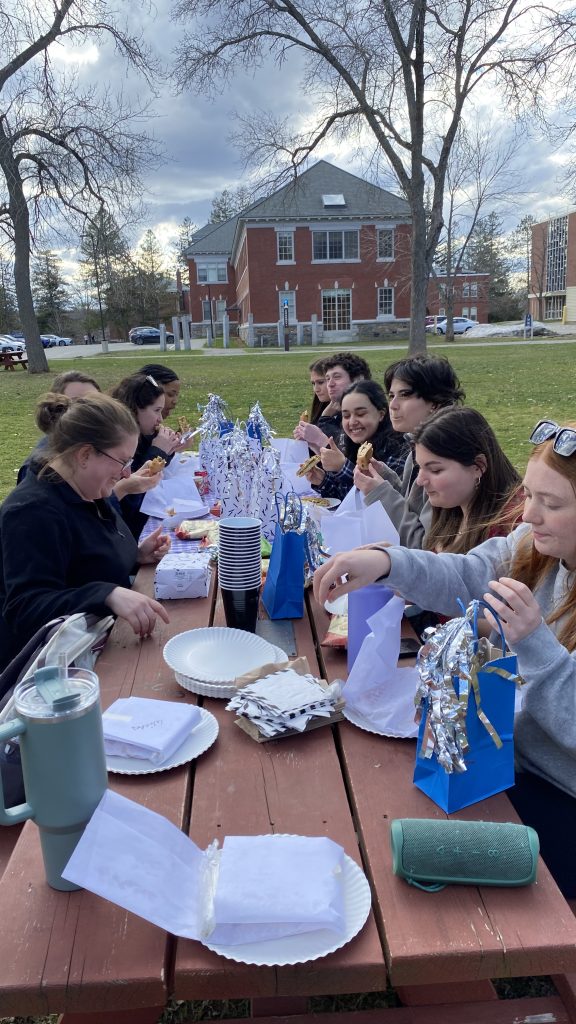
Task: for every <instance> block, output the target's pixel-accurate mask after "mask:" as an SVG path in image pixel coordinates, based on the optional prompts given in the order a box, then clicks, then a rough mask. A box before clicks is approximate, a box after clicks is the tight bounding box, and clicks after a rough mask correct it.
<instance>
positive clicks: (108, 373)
mask: <svg viewBox="0 0 576 1024" xmlns="http://www.w3.org/2000/svg"><path fill="white" fill-rule="evenodd" d="M434 351H436V352H442V353H444V354H445V355H447V356H448V357H449V358H450V360H451V362H452V363H453V365H454V367H455V369H456V371H457V372H458V374H459V376H460V379H461V382H462V385H463V387H464V388H465V390H466V396H467V397H466V401H467V404H469V405H472V406H475V407H476V408H477V409H479V410H480V411H481V412H483V413H484V415H485V416H486V417H487V419H488V420H489V422H490V423H491V424H492V426H493V428H494V430H495V431H496V434H497V436H498V438H499V440H500V443H501V444H502V446H503V448H504V449H505V450H506V452H507V453H508V455H509V456H510V458H511V459H512V461H513V462H514V463H515V465H516V466H517V467H518V468H519V469H520V470H522V469H523V467H524V465H525V462H526V458H527V455H528V450H529V445H528V443H527V441H526V438H527V436H528V434H529V432H530V428H531V427H532V426H533V425H534V424H535V423H536V422H537V420H538V419H540V418H543V417H548V416H549V417H552V418H553V419H556V420H558V421H559V422H567V421H568V420H571V419H576V412H575V409H576V373H575V371H574V357H575V349H574V347H573V345H571V344H565V345H549V344H546V343H540V344H530V343H523V344H521V345H515V346H510V347H495V346H492V345H487V346H486V347H478V348H476V347H468V346H463V347H454V348H451V347H450V345H445V346H436V345H435V348H434ZM319 354H321V353H317V352H316V351H310V349H308V350H306V351H305V352H302V351H291V352H290V353H285V352H283V351H280V352H279V351H273V352H271V351H267V350H264V351H263V352H260V351H255V352H247V351H246V352H243V353H241V354H240V353H239V354H238V355H234V356H225V355H216V354H215V355H206V354H204V353H201V352H180V353H173V352H171V353H165V354H164V356H163V361H164V362H165V363H166V364H167V365H169V366H172V367H173V368H174V369H175V370H176V372H177V373H178V374H179V376H180V377H181V379H182V383H183V387H182V392H181V401H180V403H179V405H178V409H177V413H178V414H185V415H187V416H188V417H189V419H190V420H191V422H195V421H196V417H197V415H198V404H202V403H204V402H205V401H206V396H207V394H208V393H209V392H214V393H216V394H219V395H221V396H222V398H224V399H225V401H226V402H227V403H228V405H229V408H230V412H231V414H232V416H233V417H239V418H240V419H243V418H245V417H246V416H247V414H248V411H249V409H250V406H251V405H252V404H253V403H254V402H256V401H259V402H260V405H261V408H262V411H263V412H264V415H265V416H266V417H267V419H268V420H269V422H270V423H271V425H272V426H273V427H274V429H275V430H276V431H277V433H278V434H279V435H280V436H286V435H289V434H291V432H292V429H293V427H294V425H295V423H296V422H297V420H298V416H299V414H300V412H301V411H302V410H303V409H304V408H305V407H306V406H307V405H308V404H309V400H310V386H309V384H308V373H307V368H308V365H309V363H310V362H311V361H312V360H313V359H314V358H318V357H319ZM401 355H402V351H401V350H399V349H398V348H394V349H390V350H385V349H374V351H373V352H372V351H371V352H369V353H368V354H367V355H366V358H368V359H369V362H370V366H371V367H372V372H373V376H374V377H375V379H376V380H379V381H382V376H383V372H384V369H385V368H386V366H388V365H389V364H390V363H391V362H392V361H393V360H395V359H398V358H400V356H401ZM159 356H160V354H159V353H157V352H147V353H145V354H144V353H142V352H138V353H136V354H134V355H132V353H131V352H128V353H126V354H122V353H117V354H110V355H106V356H104V355H100V356H94V357H85V358H81V357H80V358H77V359H70V360H65V361H63V360H53V361H52V363H51V366H50V368H51V370H52V371H53V373H54V374H55V373H59V372H62V371H63V370H64V369H72V368H78V369H83V370H84V371H85V372H87V373H90V374H92V375H93V376H94V377H95V378H96V379H97V380H98V381H99V383H100V384H101V386H102V388H103V390H108V389H109V388H110V387H112V386H113V385H114V384H116V383H117V382H118V381H119V380H120V379H121V378H122V377H124V376H125V375H127V374H129V373H133V372H134V371H135V370H137V369H138V368H139V367H140V366H142V364H143V362H144V361H145V360H146V361H148V362H153V361H154V360H156V359H159ZM51 379H52V376H48V375H34V376H30V375H28V374H26V373H23V372H19V371H17V370H16V371H14V372H13V373H1V374H0V401H1V403H2V406H1V407H2V421H3V423H4V430H3V432H2V434H1V436H0V499H2V498H3V497H5V496H6V494H7V493H8V492H9V491H10V490H11V488H12V487H13V486H14V483H15V479H16V471H17V469H18V467H19V465H20V464H21V462H22V461H23V460H24V458H25V457H26V455H27V454H28V453H29V451H30V449H31V448H32V447H33V445H34V443H35V441H36V439H37V437H38V430H37V428H36V426H35V423H34V406H35V403H36V400H37V398H38V397H39V395H42V394H44V393H45V392H46V391H47V390H48V389H49V385H50V381H51ZM560 385H562V386H560Z"/></svg>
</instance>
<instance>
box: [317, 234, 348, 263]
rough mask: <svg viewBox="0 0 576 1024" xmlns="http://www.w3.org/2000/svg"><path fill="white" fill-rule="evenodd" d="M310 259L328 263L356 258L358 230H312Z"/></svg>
mask: <svg viewBox="0 0 576 1024" xmlns="http://www.w3.org/2000/svg"><path fill="white" fill-rule="evenodd" d="M312 259H313V260H314V261H315V262H321V263H330V262H334V261H335V260H357V259H358V231H313V232H312Z"/></svg>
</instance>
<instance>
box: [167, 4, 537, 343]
mask: <svg viewBox="0 0 576 1024" xmlns="http://www.w3.org/2000/svg"><path fill="white" fill-rule="evenodd" d="M175 15H176V17H178V18H181V19H183V20H187V21H192V22H193V26H192V31H191V32H190V33H186V37H185V39H184V40H183V42H182V45H181V47H180V49H179V51H178V54H177V60H176V67H177V71H176V72H175V74H176V78H177V81H178V84H179V86H180V88H182V89H185V88H189V87H193V88H196V89H198V90H199V91H200V92H202V93H203V94H207V93H209V92H210V90H214V88H224V87H225V86H227V85H228V83H229V82H230V79H231V78H232V75H233V74H234V72H235V70H236V69H237V67H238V65H239V64H240V63H241V64H242V65H244V66H247V67H251V68H257V67H259V66H262V64H263V62H264V60H265V59H266V57H268V56H269V55H270V54H271V55H272V57H273V58H274V59H275V61H276V63H277V64H278V65H282V64H283V63H284V62H288V61H289V59H290V57H291V54H292V52H293V51H294V50H295V49H297V50H299V51H300V52H301V53H302V54H303V55H304V60H305V68H306V71H305V76H306V77H305V82H304V86H305V90H306V93H307V94H308V95H313V97H314V114H313V115H310V118H311V123H310V126H309V129H308V130H305V131H304V132H301V133H300V135H297V136H294V134H293V133H292V132H291V131H290V128H289V126H288V125H284V126H283V130H282V126H280V125H278V124H275V123H274V122H273V120H272V118H270V117H269V116H267V115H266V114H262V112H258V113H257V115H256V117H255V118H253V119H247V120H245V122H244V123H245V126H246V127H247V128H249V129H250V131H251V132H252V137H253V138H254V139H256V140H257V143H256V146H255V148H256V149H257V152H256V153H255V156H256V158H257V160H258V163H259V165H260V166H262V164H263V162H265V161H266V160H267V159H269V160H270V161H271V163H272V164H276V166H278V162H279V161H280V162H283V163H284V166H286V164H288V165H289V171H291V172H292V173H297V171H298V169H299V168H300V167H301V166H302V165H303V164H304V163H305V162H306V160H307V159H308V158H309V157H310V156H311V155H312V154H313V153H314V152H315V150H316V149H317V148H318V147H319V146H320V145H321V144H322V143H323V142H325V141H326V140H327V139H328V138H329V137H330V138H332V139H334V137H336V138H338V137H341V136H343V135H349V134H350V133H351V132H355V131H356V132H357V133H358V136H359V138H360V139H361V138H362V134H363V133H364V137H365V133H366V129H368V131H369V133H370V135H371V139H372V143H375V144H376V147H377V151H378V153H379V154H380V155H381V156H382V157H383V158H385V161H386V162H387V164H388V165H389V166H390V167H391V168H392V170H393V172H394V175H395V177H396V179H397V182H398V184H399V186H400V189H401V190H402V192H403V194H404V195H405V197H406V199H407V200H408V202H409V204H410V209H411V215H412V232H413V245H412V310H411V313H412V318H411V337H410V347H411V351H418V350H421V349H424V348H425V347H426V338H425V333H424V321H425V311H426V291H427V285H428V278H429V274H430V269H431V267H432V261H433V258H434V253H435V250H436V245H437V242H438V239H439V237H440V232H441V230H442V226H443V206H444V185H445V180H446V173H447V167H448V160H449V157H450V153H451V150H452V147H453V145H454V140H455V138H456V133H457V130H458V125H459V123H460V119H461V117H462V112H463V110H464V107H465V105H466V104H467V102H468V101H469V100H470V98H471V96H472V94H473V93H474V92H475V91H476V90H478V89H479V87H480V86H482V87H484V88H486V87H490V88H492V89H498V90H500V91H501V92H502V95H503V96H505V97H507V98H508V99H509V100H510V101H511V102H513V103H516V102H519V101H520V100H522V101H524V102H527V101H531V102H533V103H537V102H538V86H539V84H541V82H542V81H543V80H544V77H545V74H546V68H547V60H548V59H549V53H548V51H547V50H545V48H544V44H543V40H544V38H545V37H544V32H543V30H542V31H539V28H540V25H539V21H540V20H541V19H543V18H544V16H545V9H544V8H543V7H542V6H541V5H540V4H538V3H532V2H530V0H452V2H450V3H446V0H379V2H374V0H368V2H367V3H360V2H355V0H238V2H236V3H233V4H230V3H229V0H176V6H175ZM279 140H287V141H279ZM428 183H429V184H430V185H431V198H432V201H431V208H430V216H429V217H428V218H427V216H426V210H425V203H424V197H425V191H426V186H427V184H428Z"/></svg>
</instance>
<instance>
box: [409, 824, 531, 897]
mask: <svg viewBox="0 0 576 1024" xmlns="http://www.w3.org/2000/svg"><path fill="white" fill-rule="evenodd" d="M390 841H391V844H392V854H393V870H394V874H396V875H400V876H401V877H402V878H405V879H406V880H407V881H409V882H413V883H415V884H417V883H432V884H435V885H441V886H443V885H446V884H449V883H456V884H460V885H512V886H517V885H529V884H530V883H532V882H534V881H535V880H536V869H537V863H538V850H539V842H538V836H537V834H536V832H535V831H534V829H532V828H529V827H528V826H526V825H516V824H514V823H512V822H493V821H448V820H445V819H441V820H438V821H437V820H435V819H426V818H398V819H396V820H395V821H393V822H392V823H391V830H390Z"/></svg>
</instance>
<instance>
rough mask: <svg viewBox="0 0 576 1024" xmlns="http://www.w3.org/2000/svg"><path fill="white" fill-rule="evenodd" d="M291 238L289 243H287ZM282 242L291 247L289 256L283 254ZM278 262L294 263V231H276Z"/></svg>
mask: <svg viewBox="0 0 576 1024" xmlns="http://www.w3.org/2000/svg"><path fill="white" fill-rule="evenodd" d="M288 240H289V245H288V246H286V243H287V242H288ZM281 243H282V244H283V245H285V246H286V248H289V249H290V255H289V256H282V254H281ZM276 262H277V263H294V262H295V260H294V231H291V230H288V231H286V230H284V231H277V232H276Z"/></svg>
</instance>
